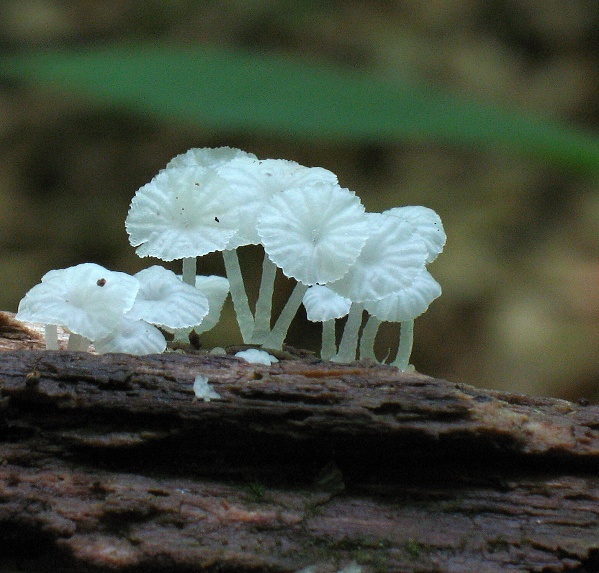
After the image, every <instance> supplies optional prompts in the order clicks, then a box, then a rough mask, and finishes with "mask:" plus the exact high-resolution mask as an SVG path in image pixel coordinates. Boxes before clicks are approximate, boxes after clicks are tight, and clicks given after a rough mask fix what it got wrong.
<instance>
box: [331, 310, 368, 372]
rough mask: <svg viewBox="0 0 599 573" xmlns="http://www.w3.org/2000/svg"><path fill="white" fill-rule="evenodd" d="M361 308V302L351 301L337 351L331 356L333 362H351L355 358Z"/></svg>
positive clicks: (360, 323) (360, 321)
mask: <svg viewBox="0 0 599 573" xmlns="http://www.w3.org/2000/svg"><path fill="white" fill-rule="evenodd" d="M363 310H364V305H363V304H360V303H356V302H353V303H352V305H351V307H350V309H349V314H348V315H347V322H346V323H345V327H344V328H343V336H342V337H341V342H340V343H339V352H337V354H336V355H335V356H333V358H332V360H333V362H352V361H354V360H355V359H356V350H357V349H358V333H359V332H360V326H361V325H362V311H363Z"/></svg>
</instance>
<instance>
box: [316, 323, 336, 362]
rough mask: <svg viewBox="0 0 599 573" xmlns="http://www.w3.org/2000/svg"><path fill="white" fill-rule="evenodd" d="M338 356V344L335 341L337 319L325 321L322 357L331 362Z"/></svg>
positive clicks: (323, 324) (323, 325)
mask: <svg viewBox="0 0 599 573" xmlns="http://www.w3.org/2000/svg"><path fill="white" fill-rule="evenodd" d="M335 354H337V342H336V340H335V319H334V318H331V320H325V321H324V322H323V323H322V348H321V350H320V357H321V358H322V359H323V360H331V358H333V356H335Z"/></svg>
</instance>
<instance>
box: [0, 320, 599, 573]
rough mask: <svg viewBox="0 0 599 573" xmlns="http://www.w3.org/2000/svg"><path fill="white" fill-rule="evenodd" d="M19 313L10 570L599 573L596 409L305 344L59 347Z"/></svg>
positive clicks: (6, 548) (5, 452)
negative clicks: (252, 350) (260, 356)
mask: <svg viewBox="0 0 599 573" xmlns="http://www.w3.org/2000/svg"><path fill="white" fill-rule="evenodd" d="M9 319H10V317H4V318H3V319H1V320H0V345H1V346H0V348H2V352H1V354H0V400H1V402H0V404H1V406H0V547H1V550H0V570H1V569H4V570H10V569H11V568H14V569H19V570H25V571H44V570H51V569H53V570H60V571H77V572H79V571H88V570H89V571H108V570H110V571H115V570H116V571H125V570H127V571H142V570H143V571H186V572H187V571H235V572H240V571H241V572H245V571H254V572H256V571H269V572H281V573H283V572H285V573H287V572H289V573H291V572H294V571H298V570H300V569H302V568H306V567H312V569H309V570H310V571H311V572H312V573H327V572H331V573H333V572H336V571H338V570H340V569H341V568H343V567H344V566H346V565H347V564H348V563H350V562H355V563H358V564H359V565H360V566H361V568H362V571H364V572H369V571H373V572H374V571H377V572H383V571H385V572H386V571H391V572H393V571H397V572H404V571H405V572H416V571H418V572H429V571H430V572H463V571H477V572H487V571H488V572H494V571H502V572H504V571H508V572H514V573H515V572H528V571H539V572H554V571H555V572H560V571H578V572H580V573H582V572H592V571H599V473H598V470H599V432H598V430H597V427H598V423H599V408H597V407H596V406H589V405H576V404H572V403H570V402H566V401H563V400H552V399H546V398H534V397H530V396H524V395H515V394H505V393H500V392H492V391H484V390H480V389H476V388H473V387H470V386H466V385H462V384H455V383H450V382H447V381H444V380H439V379H435V378H431V377H428V376H423V375H420V374H403V373H400V372H399V371H397V370H396V369H395V368H392V367H388V366H379V365H374V364H359V363H356V364H351V365H339V364H333V363H329V362H321V361H319V360H316V359H314V358H312V357H310V356H307V355H303V354H300V355H299V356H298V355H296V354H293V353H287V354H285V353H283V354H282V355H281V358H286V359H282V360H281V361H280V362H279V363H278V364H274V365H272V366H262V365H255V364H248V363H247V362H245V361H243V360H241V359H239V358H235V357H233V356H211V355H209V354H207V353H203V352H197V351H196V352H190V353H187V354H185V353H178V352H168V353H165V354H161V355H152V356H145V357H134V356H128V355H122V354H113V355H103V356H98V355H95V354H91V353H74V352H66V351H51V352H48V351H45V350H42V349H40V347H41V346H42V345H41V342H40V341H41V339H40V338H39V337H36V335H35V334H27V333H28V332H30V331H29V330H28V329H25V328H23V327H22V326H21V325H18V324H14V323H10V320H9ZM2 324H4V327H3V326H1V325H2ZM8 325H10V328H9V326H8ZM9 337H10V338H9ZM197 375H202V376H206V377H207V378H208V380H209V383H210V384H211V385H212V386H213V387H214V389H215V390H216V391H217V392H218V393H219V394H220V396H221V398H220V399H218V400H212V401H210V402H204V401H198V400H196V399H195V396H194V392H193V388H192V386H193V380H194V378H195V376H197ZM32 548H35V551H32Z"/></svg>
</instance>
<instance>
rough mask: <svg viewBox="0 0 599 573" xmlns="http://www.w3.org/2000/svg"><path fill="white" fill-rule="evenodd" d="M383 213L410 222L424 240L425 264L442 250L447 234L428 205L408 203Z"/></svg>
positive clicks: (431, 260)
mask: <svg viewBox="0 0 599 573" xmlns="http://www.w3.org/2000/svg"><path fill="white" fill-rule="evenodd" d="M383 215H392V216H393V217H398V218H399V219H402V220H403V221H407V222H408V223H411V224H412V225H413V226H414V228H415V229H416V232H417V233H418V235H420V238H421V239H422V240H423V241H424V244H425V246H426V249H427V252H428V255H427V257H426V264H428V263H432V262H433V261H434V260H435V259H436V258H437V257H438V256H439V254H440V253H441V252H442V251H443V247H444V246H445V242H446V241H447V235H446V234H445V230H444V229H443V223H442V221H441V217H439V215H438V214H437V213H436V212H435V211H433V210H432V209H429V208H428V207H421V206H415V205H410V206H407V207H394V208H393V209H387V210H386V211H383Z"/></svg>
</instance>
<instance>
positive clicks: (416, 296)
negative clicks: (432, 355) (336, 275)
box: [360, 269, 441, 370]
mask: <svg viewBox="0 0 599 573" xmlns="http://www.w3.org/2000/svg"><path fill="white" fill-rule="evenodd" d="M439 296H441V286H440V285H439V283H438V282H437V281H436V280H435V279H434V278H433V277H432V275H431V274H430V273H429V272H428V271H427V270H426V269H422V272H421V273H420V274H419V275H418V276H417V277H416V279H415V280H414V281H413V282H412V284H411V285H410V286H408V287H406V288H403V289H402V290H399V291H396V292H394V293H392V294H390V295H388V296H386V297H383V298H382V299H380V300H377V301H369V302H366V303H365V304H364V308H365V309H366V311H367V312H368V313H369V314H370V315H371V316H370V318H369V319H368V322H367V323H366V326H365V327H364V330H363V332H362V338H361V340H360V358H365V357H370V358H374V350H373V348H374V339H375V337H376V332H377V330H378V326H379V324H380V322H381V321H385V322H397V323H400V329H401V336H400V343H399V347H398V352H397V356H396V358H395V360H394V361H393V365H394V366H397V367H398V368H400V369H401V370H406V369H407V367H408V363H409V358H410V354H411V352H412V340H413V328H414V319H415V318H417V317H418V316H420V315H421V314H423V313H424V312H426V310H427V309H428V307H429V305H430V304H431V302H433V300H435V299H436V298H438V297H439Z"/></svg>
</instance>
